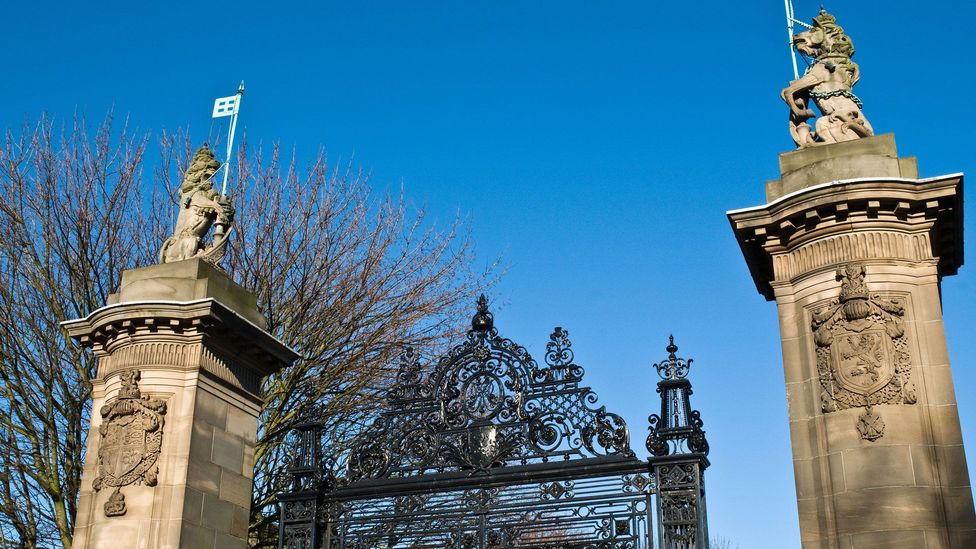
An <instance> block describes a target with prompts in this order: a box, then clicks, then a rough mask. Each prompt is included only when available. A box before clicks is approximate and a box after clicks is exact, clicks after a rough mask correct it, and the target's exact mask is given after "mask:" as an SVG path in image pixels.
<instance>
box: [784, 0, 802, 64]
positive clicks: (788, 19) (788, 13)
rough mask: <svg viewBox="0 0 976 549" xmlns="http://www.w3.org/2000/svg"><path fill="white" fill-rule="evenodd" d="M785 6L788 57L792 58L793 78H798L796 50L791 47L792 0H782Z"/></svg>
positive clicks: (793, 19)
mask: <svg viewBox="0 0 976 549" xmlns="http://www.w3.org/2000/svg"><path fill="white" fill-rule="evenodd" d="M783 3H784V4H785V6H786V32H787V34H789V35H790V57H791V58H792V59H793V80H799V79H800V71H799V70H797V67H796V50H794V49H793V21H795V20H796V19H795V18H794V17H793V0H783Z"/></svg>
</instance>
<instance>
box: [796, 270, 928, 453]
mask: <svg viewBox="0 0 976 549" xmlns="http://www.w3.org/2000/svg"><path fill="white" fill-rule="evenodd" d="M837 279H838V280H840V281H841V289H840V296H839V297H838V298H837V299H835V300H833V301H831V302H830V305H828V306H827V307H826V308H824V309H821V310H819V311H816V312H815V313H814V314H813V320H812V322H811V327H812V329H813V335H814V342H815V343H816V346H817V370H818V372H819V375H820V384H821V388H822V392H821V398H820V401H821V409H822V410H823V412H824V413H830V412H836V411H839V410H846V409H848V408H864V409H865V410H864V412H863V413H862V414H861V416H860V417H859V418H858V422H857V429H858V432H859V433H860V434H861V437H862V438H864V439H865V440H869V441H874V440H877V439H879V438H881V437H882V436H883V435H884V427H885V426H884V420H883V419H882V418H881V416H880V415H879V414H878V413H877V412H875V411H874V409H873V407H874V406H876V405H879V404H915V402H916V400H917V398H916V395H915V384H914V383H913V382H912V360H911V354H910V352H909V347H908V340H907V338H906V334H905V321H904V316H905V308H904V306H903V305H902V304H901V303H900V302H899V301H897V300H894V299H886V298H883V297H881V296H880V295H878V294H871V293H869V292H868V288H867V284H866V282H865V270H864V265H862V264H860V263H851V264H849V265H847V266H845V267H844V268H843V269H840V270H839V271H838V272H837Z"/></svg>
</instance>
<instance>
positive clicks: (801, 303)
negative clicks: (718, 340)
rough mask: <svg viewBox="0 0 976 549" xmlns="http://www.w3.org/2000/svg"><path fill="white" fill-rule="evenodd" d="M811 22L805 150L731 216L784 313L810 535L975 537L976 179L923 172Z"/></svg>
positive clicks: (799, 97)
mask: <svg viewBox="0 0 976 549" xmlns="http://www.w3.org/2000/svg"><path fill="white" fill-rule="evenodd" d="M812 23H813V24H812V25H808V26H807V28H808V30H805V31H803V32H800V33H798V34H796V35H794V36H793V46H794V48H795V49H796V50H797V51H798V52H799V53H801V54H803V55H804V56H806V57H807V58H808V59H812V63H810V64H809V67H808V68H807V70H806V71H805V73H804V74H803V75H802V76H799V77H798V78H797V79H796V80H793V81H792V82H790V83H789V85H788V86H787V87H786V88H785V89H784V90H783V91H782V94H781V95H782V98H783V100H784V102H785V103H786V105H787V106H788V107H789V130H790V135H791V136H792V138H793V140H794V141H795V142H796V145H797V147H798V148H797V150H795V151H792V152H787V153H784V154H781V155H780V156H779V165H780V178H779V179H776V180H773V181H770V182H768V183H767V184H766V200H767V203H766V204H765V205H762V206H757V207H754V208H746V209H742V210H734V211H731V212H728V217H729V221H730V222H731V223H732V228H733V230H734V231H735V235H736V238H737V240H738V241H739V246H740V247H741V248H742V253H743V255H745V258H746V262H747V263H748V265H749V271H750V273H751V274H752V278H753V280H754V281H755V283H756V288H757V289H758V290H759V293H760V294H762V295H763V297H765V298H766V299H767V300H770V301H773V300H775V301H776V306H777V310H778V312H779V325H780V339H781V342H782V347H783V368H784V371H785V374H786V394H787V402H788V406H789V418H790V437H791V442H792V445H793V472H794V475H795V480H796V497H797V505H798V508H799V517H800V537H801V541H802V545H803V547H804V549H814V548H816V549H835V548H836V549H840V548H843V549H868V548H872V549H882V548H892V549H895V548H897V549H945V548H954V549H964V548H971V547H976V514H974V512H973V497H972V490H971V487H970V481H969V473H968V469H967V467H966V455H965V452H964V451H963V445H962V433H961V428H960V425H959V413H958V411H957V409H956V396H955V392H954V388H953V383H952V374H951V372H950V370H949V354H948V351H947V349H946V339H945V333H944V330H943V325H942V295H941V292H940V285H941V283H942V279H943V278H944V277H946V276H950V275H954V274H956V271H957V270H958V269H959V267H960V266H961V265H962V263H963V231H962V221H963V193H962V184H963V176H962V174H958V173H957V174H949V175H943V176H938V177H930V178H919V176H918V167H917V164H916V161H915V159H914V158H912V157H899V156H898V151H897V148H896V147H895V139H894V136H893V135H891V134H885V135H875V134H874V128H873V126H872V125H871V123H870V122H869V121H868V118H867V116H866V115H865V111H864V110H863V105H862V102H861V100H860V99H859V98H858V97H857V95H855V94H854V92H853V87H854V85H855V84H857V82H858V80H859V79H860V77H861V72H860V69H859V67H858V65H857V63H855V62H854V61H853V60H852V58H853V56H854V42H853V41H852V40H851V37H850V36H848V35H847V34H846V33H845V31H844V29H843V28H842V27H841V26H840V25H838V24H837V20H836V18H835V17H834V16H833V15H831V14H829V13H827V12H826V11H825V10H824V9H823V8H822V7H821V8H820V14H819V15H817V16H816V17H814V18H813V21H812ZM814 107H816V109H817V110H818V111H819V112H820V117H819V118H816V120H815V121H813V123H812V124H811V123H809V122H808V121H810V120H811V119H813V118H814V117H816V112H815V111H814V110H813V108H814Z"/></svg>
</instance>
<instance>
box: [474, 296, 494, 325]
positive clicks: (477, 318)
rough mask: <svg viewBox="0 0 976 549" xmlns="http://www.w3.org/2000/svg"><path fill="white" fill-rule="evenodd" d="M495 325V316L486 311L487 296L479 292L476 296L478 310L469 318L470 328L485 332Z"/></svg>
mask: <svg viewBox="0 0 976 549" xmlns="http://www.w3.org/2000/svg"><path fill="white" fill-rule="evenodd" d="M494 326H495V317H493V316H492V314H491V313H489V312H488V298H487V297H485V294H481V297H479V298H478V312H477V313H475V315H474V317H473V318H472V319H471V329H472V330H474V331H476V332H481V333H485V332H488V331H489V330H491V329H492V328H493V327H494Z"/></svg>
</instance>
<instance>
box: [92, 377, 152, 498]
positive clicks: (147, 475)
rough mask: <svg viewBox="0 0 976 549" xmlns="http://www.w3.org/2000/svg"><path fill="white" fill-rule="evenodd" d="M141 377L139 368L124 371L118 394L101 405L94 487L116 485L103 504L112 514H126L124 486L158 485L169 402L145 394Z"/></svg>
mask: <svg viewBox="0 0 976 549" xmlns="http://www.w3.org/2000/svg"><path fill="white" fill-rule="evenodd" d="M139 377H140V376H139V371H138V370H128V371H126V372H123V373H122V388H121V389H120V390H119V395H118V398H116V399H115V400H114V401H112V402H111V403H110V404H106V405H104V406H102V409H101V414H102V424H101V426H100V427H99V428H98V434H99V435H100V436H101V443H100V444H99V446H98V477H96V478H95V480H94V482H93V488H94V489H95V491H98V490H101V489H102V488H107V487H115V491H114V492H112V495H111V496H109V499H108V501H107V502H106V503H105V507H104V509H105V516H109V517H116V516H121V515H124V514H125V511H126V509H125V496H124V495H123V494H122V491H121V488H122V487H123V486H128V485H130V484H145V485H146V486H155V485H156V474H157V472H158V470H159V468H158V466H157V465H156V461H157V460H158V458H159V450H160V447H161V445H162V440H163V416H164V415H165V414H166V403H165V402H163V401H162V400H158V399H151V398H149V397H148V396H145V397H144V396H142V394H141V392H140V391H139V385H138V382H139Z"/></svg>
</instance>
